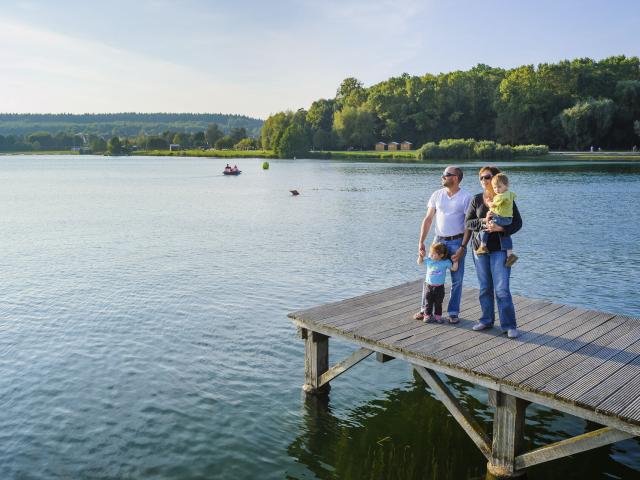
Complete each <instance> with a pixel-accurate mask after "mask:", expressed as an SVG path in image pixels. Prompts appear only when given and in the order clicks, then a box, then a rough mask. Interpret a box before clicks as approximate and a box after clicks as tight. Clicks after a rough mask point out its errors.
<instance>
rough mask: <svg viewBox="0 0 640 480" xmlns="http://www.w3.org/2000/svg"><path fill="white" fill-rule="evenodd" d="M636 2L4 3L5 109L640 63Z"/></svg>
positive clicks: (301, 96)
mask: <svg viewBox="0 0 640 480" xmlns="http://www.w3.org/2000/svg"><path fill="white" fill-rule="evenodd" d="M639 12H640V9H639V8H638V2H637V0H604V1H595V0H585V1H578V0H571V1H570V0H535V1H530V0H510V1H507V0H483V1H479V0H473V1H472V0H455V1H454V0H393V1H390V0H380V1H375V0H282V1H281V0H270V1H264V0H262V1H243V0H233V1H219V0H209V1H205V0H180V1H178V0H137V1H120V0H103V1H99V2H98V1H92V0H84V1H78V0H48V1H40V0H24V1H21V0H13V1H7V0H0V112H4V113H6V112H14V113H61V112H68V113H101V112H200V113H236V114H242V115H249V116H253V117H257V118H263V119H264V118H266V117H267V116H269V114H271V113H276V112H279V111H282V110H287V109H290V110H297V109H298V108H308V107H309V106H310V105H311V103H312V102H313V101H314V100H317V99H319V98H332V97H334V96H335V92H336V90H337V88H338V86H339V85H340V82H341V81H342V80H343V79H344V78H347V77H356V78H358V79H359V80H360V81H362V82H363V83H364V85H365V86H370V85H373V84H375V83H378V82H381V81H384V80H386V79H388V78H390V77H392V76H398V75H401V74H402V73H405V72H406V73H409V74H410V75H424V74H425V73H434V74H437V73H440V72H450V71H454V70H467V69H469V68H472V67H473V66H474V65H477V64H479V63H483V64H487V65H491V66H494V67H503V68H512V67H516V66H519V65H526V64H538V63H549V62H557V61H559V60H563V59H572V58H578V57H590V58H593V59H602V58H605V57H607V56H611V55H620V54H623V55H627V56H640V13H639Z"/></svg>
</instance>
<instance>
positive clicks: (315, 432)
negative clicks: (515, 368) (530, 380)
mask: <svg viewBox="0 0 640 480" xmlns="http://www.w3.org/2000/svg"><path fill="white" fill-rule="evenodd" d="M446 383H447V384H448V385H449V388H451V390H452V392H454V394H455V395H456V397H457V398H458V399H459V401H460V403H461V404H462V405H463V406H464V407H465V408H466V409H467V410H469V411H470V412H472V413H473V415H474V416H475V418H477V419H478V421H479V423H480V424H481V425H482V426H483V428H484V429H485V431H486V432H487V433H488V434H490V433H491V428H492V418H493V412H492V409H491V408H489V407H488V406H487V403H486V394H484V395H483V394H482V393H481V394H479V393H478V389H477V388H476V387H474V386H473V385H472V384H470V383H468V382H465V381H462V380H458V379H455V378H449V379H446ZM303 403H304V427H303V428H302V429H301V433H300V435H299V436H298V437H297V438H296V439H295V440H294V441H293V443H291V445H290V446H289V448H288V453H289V455H290V456H291V457H293V458H294V459H295V460H296V461H297V462H299V463H301V464H303V465H305V466H306V467H307V468H308V469H309V470H310V472H312V473H313V475H315V477H317V478H320V479H361V478H371V479H403V480H405V479H429V480H436V479H439V480H442V479H485V478H486V479H487V480H489V479H492V478H493V477H492V476H491V475H490V474H488V473H487V472H486V460H485V458H484V457H483V455H482V454H481V453H480V451H479V450H478V449H477V447H476V446H475V445H474V444H473V442H472V441H471V440H470V439H469V438H468V437H467V435H466V433H464V431H463V430H462V428H461V427H460V426H459V425H458V423H457V422H456V421H455V420H454V419H453V418H452V417H451V416H450V415H449V414H448V412H447V410H446V408H445V407H444V406H443V405H442V403H440V402H439V401H438V400H437V399H436V398H435V397H434V396H433V393H432V392H431V391H430V390H429V388H428V387H427V385H426V384H425V383H424V381H423V380H422V379H421V378H420V377H419V376H418V375H417V374H416V373H415V372H414V381H413V382H412V383H411V384H410V385H409V387H408V388H404V389H393V390H389V391H386V392H385V393H384V396H383V397H382V398H378V399H375V400H372V401H370V402H368V403H365V404H363V405H360V406H357V407H355V408H354V409H353V410H351V411H350V412H349V413H348V415H347V416H346V418H341V417H339V416H337V415H336V414H334V413H333V411H332V408H331V402H330V400H329V398H328V397H324V398H318V397H306V398H304V399H303ZM597 428H600V426H598V425H595V424H589V425H587V424H585V422H583V421H582V420H580V419H576V418H573V417H569V416H567V415H564V414H562V413H560V412H557V411H553V410H549V409H546V408H541V407H537V406H531V407H530V408H529V410H528V412H527V422H526V427H525V442H524V448H525V449H526V450H530V449H532V448H537V447H540V446H543V445H546V444H549V443H552V442H555V441H558V440H560V439H562V438H567V437H569V436H573V435H579V434H580V433H584V432H585V431H587V430H595V429H597ZM620 445H623V447H622V451H623V453H624V454H626V455H628V454H629V452H628V450H631V451H633V450H634V449H635V450H637V451H639V452H640V442H639V441H637V440H631V441H627V442H621V443H620V444H618V445H617V446H615V447H611V446H608V447H602V448H599V449H596V450H592V451H591V452H589V453H586V454H581V455H579V456H576V457H573V458H571V457H569V458H565V459H562V460H557V461H554V462H551V463H548V464H545V465H540V466H537V467H534V468H531V469H530V470H529V472H528V476H527V477H521V478H528V479H530V480H538V479H540V480H542V479H545V480H547V479H548V480H554V479H558V480H560V479H562V480H567V479H573V478H575V479H578V478H579V479H596V478H603V476H605V477H606V478H620V479H624V478H638V472H637V471H635V470H633V469H632V468H630V467H628V466H626V465H624V464H622V463H618V462H616V461H615V459H614V458H613V454H614V450H615V449H617V450H620ZM625 446H626V450H625ZM631 455H633V453H631ZM623 456H625V455H623ZM289 478H302V477H295V476H292V477H289Z"/></svg>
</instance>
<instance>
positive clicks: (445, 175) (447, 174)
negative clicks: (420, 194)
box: [442, 172, 458, 178]
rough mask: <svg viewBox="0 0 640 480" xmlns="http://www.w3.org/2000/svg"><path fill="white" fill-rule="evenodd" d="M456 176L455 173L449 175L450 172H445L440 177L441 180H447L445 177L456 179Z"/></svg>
mask: <svg viewBox="0 0 640 480" xmlns="http://www.w3.org/2000/svg"><path fill="white" fill-rule="evenodd" d="M457 176H458V175H456V174H455V173H451V172H447V173H445V174H444V175H442V178H447V177H457Z"/></svg>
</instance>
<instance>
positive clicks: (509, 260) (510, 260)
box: [504, 253, 518, 268]
mask: <svg viewBox="0 0 640 480" xmlns="http://www.w3.org/2000/svg"><path fill="white" fill-rule="evenodd" d="M517 261H518V256H517V255H516V254H514V253H512V254H511V255H509V256H508V257H507V259H506V260H505V261H504V266H505V267H507V268H508V267H511V266H513V264H514V263H516V262H517Z"/></svg>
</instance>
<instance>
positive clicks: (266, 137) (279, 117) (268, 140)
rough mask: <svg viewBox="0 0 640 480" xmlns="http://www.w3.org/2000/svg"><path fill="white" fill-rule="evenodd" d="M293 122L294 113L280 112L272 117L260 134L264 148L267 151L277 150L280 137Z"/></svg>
mask: <svg viewBox="0 0 640 480" xmlns="http://www.w3.org/2000/svg"><path fill="white" fill-rule="evenodd" d="M292 121H293V113H292V112H278V113H276V114H274V115H270V116H269V118H267V119H266V120H265V122H264V124H263V126H262V131H261V133H260V138H261V143H262V148H263V149H265V150H275V148H276V145H277V144H278V142H279V140H280V137H281V136H282V135H283V134H284V131H285V130H286V129H287V127H288V126H289V125H290V124H291V122H292Z"/></svg>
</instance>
